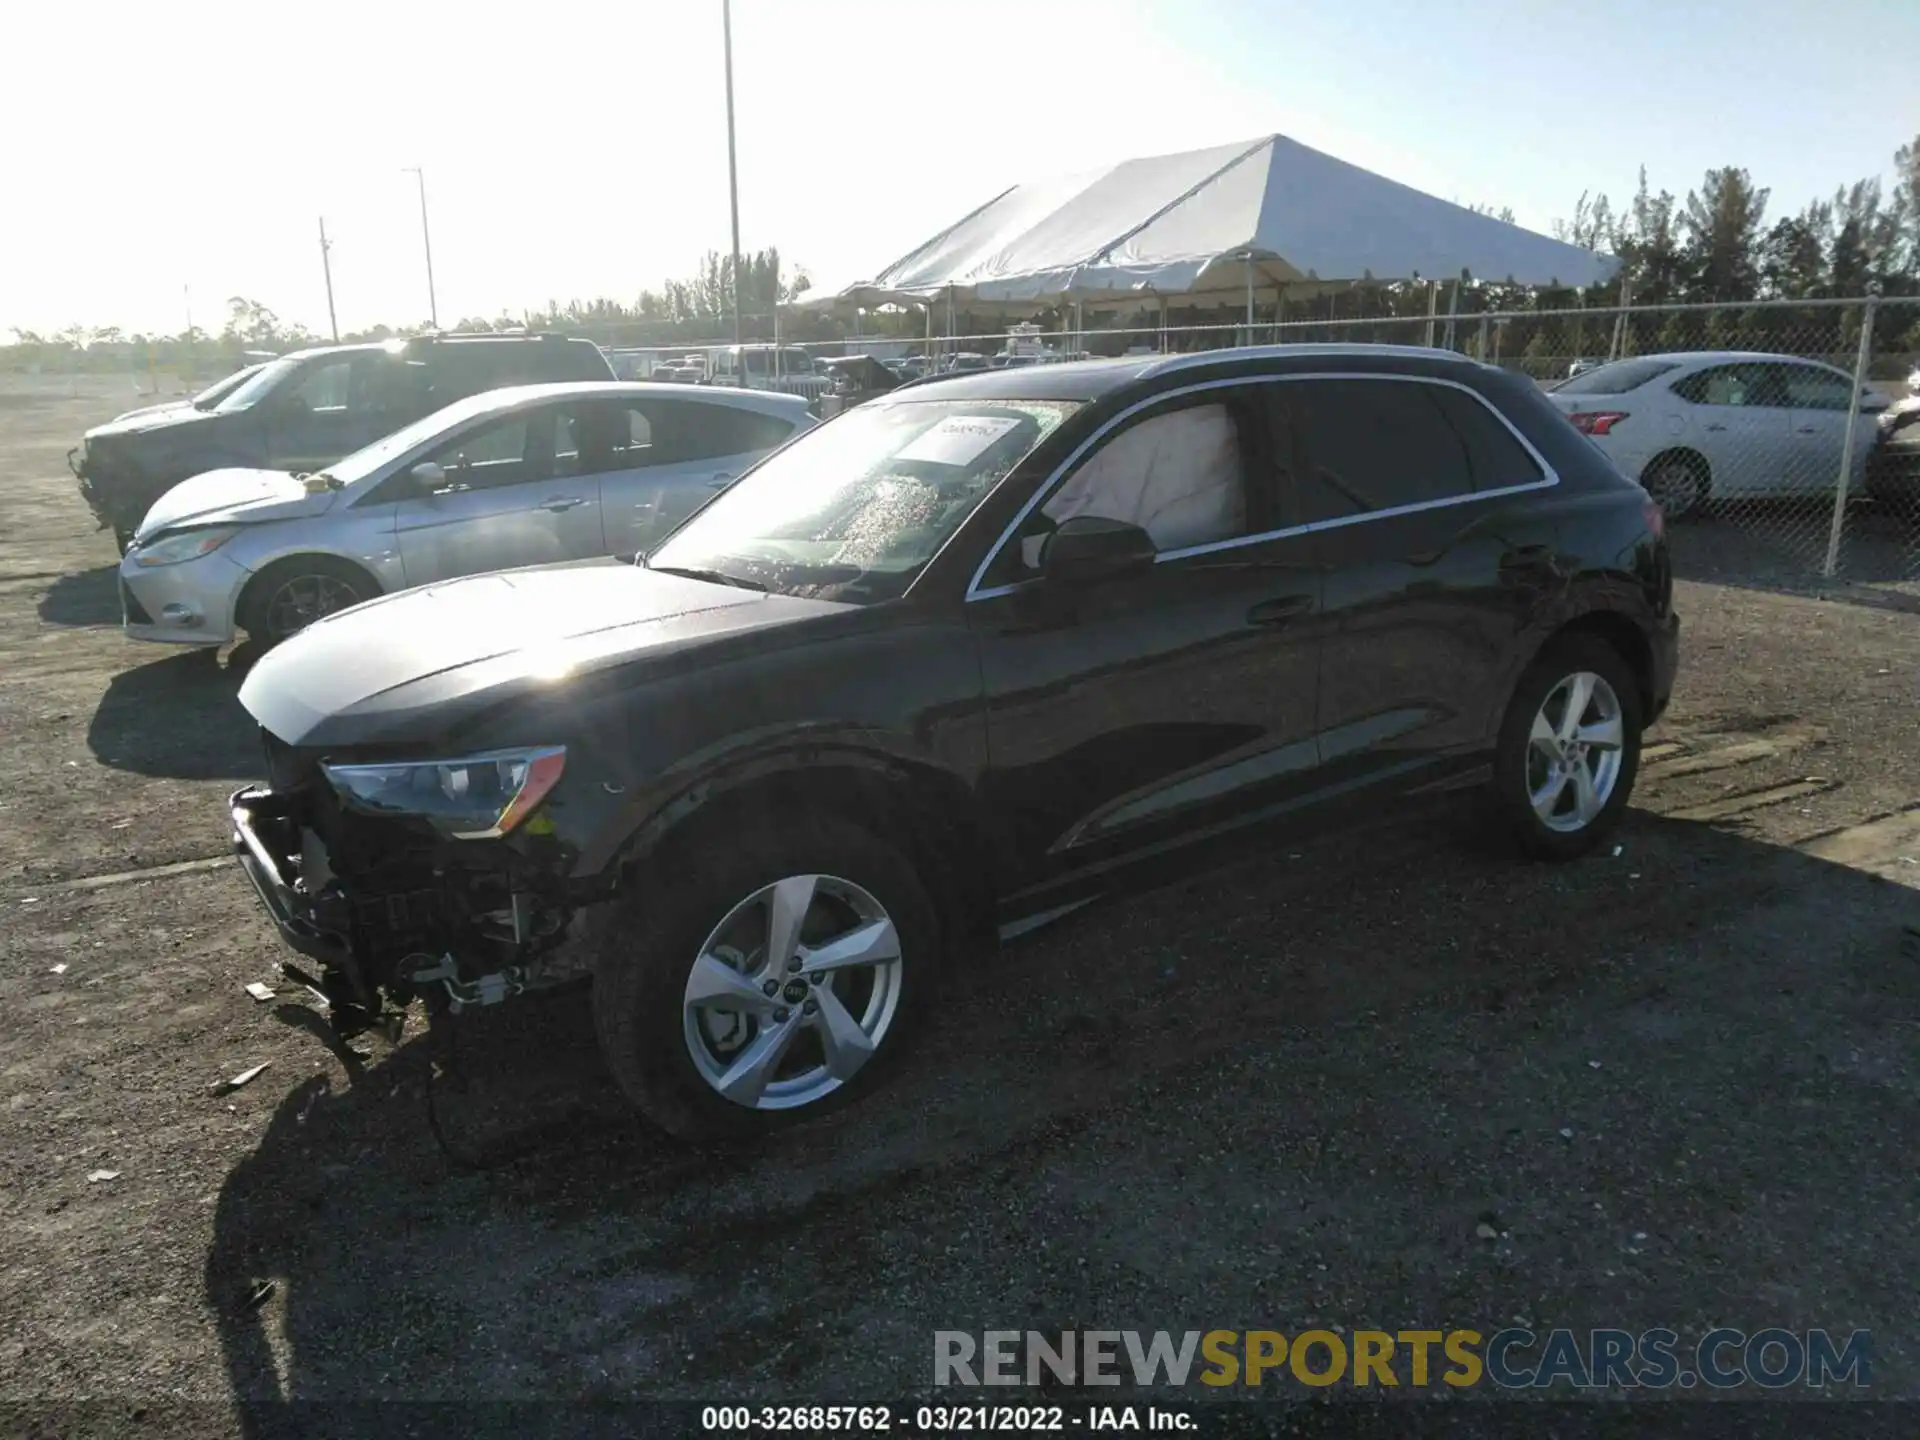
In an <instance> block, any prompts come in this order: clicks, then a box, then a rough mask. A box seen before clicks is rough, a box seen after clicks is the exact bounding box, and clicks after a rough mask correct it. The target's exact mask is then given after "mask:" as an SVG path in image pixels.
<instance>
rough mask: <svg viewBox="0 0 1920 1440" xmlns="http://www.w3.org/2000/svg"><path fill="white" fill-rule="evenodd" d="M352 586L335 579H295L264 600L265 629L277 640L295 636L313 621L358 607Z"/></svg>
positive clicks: (305, 576) (358, 600)
mask: <svg viewBox="0 0 1920 1440" xmlns="http://www.w3.org/2000/svg"><path fill="white" fill-rule="evenodd" d="M359 603H360V596H359V595H358V594H357V593H356V592H355V590H354V588H353V586H351V585H349V584H348V583H347V582H346V581H345V580H342V579H341V578H340V577H339V576H337V575H296V576H294V577H293V578H292V579H291V580H288V581H287V582H286V583H285V584H284V585H282V586H281V587H280V588H279V589H278V590H275V591H274V592H273V594H272V595H271V596H270V597H269V598H268V600H267V629H268V631H269V632H271V634H272V636H273V638H274V639H276V640H284V639H286V638H287V637H288V636H290V635H297V634H299V633H300V632H301V631H302V630H304V629H306V628H307V626H309V625H311V624H313V622H314V621H316V620H319V619H321V618H323V617H324V616H328V615H331V614H333V613H334V612H335V611H336V610H345V609H346V608H347V607H348V606H350V605H358V604H359Z"/></svg>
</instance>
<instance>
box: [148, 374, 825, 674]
mask: <svg viewBox="0 0 1920 1440" xmlns="http://www.w3.org/2000/svg"><path fill="white" fill-rule="evenodd" d="M814 423H815V421H814V418H813V417H812V416H811V415H809V414H808V413H807V402H806V401H805V400H802V399H800V398H798V397H797V396H792V395H776V394H771V393H768V392H765V391H746V390H723V389H718V388H712V387H704V386H703V387H702V388H700V389H698V390H691V389H688V388H686V387H683V386H679V385H647V384H621V383H618V382H614V381H590V382H582V383H570V384H558V385H525V386H520V387H517V388H514V389H507V390H492V391H488V392H487V393H485V394H482V395H475V396H473V397H472V398H471V399H466V400H460V401H456V402H455V403H454V404H452V405H449V406H447V407H446V408H445V409H444V410H440V411H436V412H435V413H434V414H432V415H428V416H427V417H425V418H424V419H422V420H418V421H416V422H415V423H413V424H412V425H409V426H407V427H406V428H405V429H404V430H399V431H396V432H395V433H394V434H392V435H389V436H388V437H387V438H386V439H384V440H380V441H377V442H375V443H374V444H372V445H369V446H368V447H367V448H366V449H364V450H359V451H356V452H355V453H354V454H352V455H349V456H347V458H346V459H344V460H341V461H339V462H338V463H336V464H334V465H332V466H331V467H329V468H328V469H327V470H325V471H323V472H321V473H320V474H318V475H306V476H294V475H289V474H286V473H285V472H282V471H274V470H211V471H208V472H207V473H206V474H204V475H196V476H194V477H193V478H192V479H190V480H186V481H183V482H182V483H181V484H179V485H176V486H174V488H173V489H171V490H169V491H168V492H167V493H166V494H165V495H163V496H161V497H160V499H159V500H158V501H156V502H155V503H154V506H153V508H152V509H151V510H149V511H148V512H147V517H146V519H145V520H144V521H142V522H141V524H140V528H139V530H138V531H137V532H136V534H135V536H134V541H133V545H132V547H131V548H130V549H129V550H128V551H127V554H126V558H125V559H124V560H122V561H121V564H120V602H121V609H122V617H123V620H124V628H125V630H126V633H127V635H128V636H130V637H131V638H133V639H136V640H159V641H166V642H171V643H174V644H185V645H219V644H223V643H225V642H226V641H228V640H230V639H232V638H233V636H234V632H235V631H236V629H238V630H245V631H246V632H247V633H248V634H249V635H251V636H252V637H253V638H254V639H255V640H257V641H260V642H261V643H263V644H267V645H272V644H277V643H278V642H279V641H281V640H284V639H285V638H286V637H287V636H289V635H291V634H293V633H294V632H295V631H297V630H300V629H303V628H305V627H306V626H307V625H310V624H312V623H313V622H314V621H315V620H318V619H319V618H320V617H321V616H323V615H329V614H332V613H333V612H334V611H336V610H342V609H345V608H346V607H347V606H349V605H355V604H358V603H359V602H360V601H362V600H370V599H372V598H373V597H374V596H376V595H381V594H385V593H387V592H389V591H393V590H402V589H408V588H411V587H413V586H416V585H426V584H430V583H432V582H434V581H438V580H446V579H450V578H453V577H454V576H459V575H474V574H479V573H481V572H484V571H489V570H506V569H511V568H514V567H517V566H523V565H543V564H551V563H555V562H561V561H570V560H586V559H592V558H595V557H599V556H607V555H627V556H631V555H634V554H636V553H637V552H639V551H642V550H645V549H648V548H649V547H651V546H652V545H653V544H655V543H656V542H657V541H659V540H660V539H661V538H663V537H664V536H665V535H666V533H667V532H668V531H669V530H671V529H673V528H674V527H675V526H676V525H678V524H679V523H680V522H681V521H682V520H684V519H686V517H687V516H689V515H691V514H692V513H693V512H694V511H695V510H697V509H699V508H700V507H701V506H702V505H704V504H705V503H706V502H707V501H708V500H710V499H712V498H713V496H714V495H715V494H716V493H717V492H718V491H719V490H722V489H724V488H725V487H726V486H728V485H730V484H731V483H732V482H733V481H734V480H735V479H737V478H738V477H739V476H740V474H741V472H743V471H744V470H746V469H747V468H748V467H749V466H752V465H754V464H757V463H758V462H759V460H760V459H761V457H763V456H764V455H766V454H767V453H768V452H769V451H771V450H773V449H775V448H777V447H778V446H780V445H783V444H785V443H786V442H787V440H788V439H789V438H791V437H792V436H794V435H797V434H798V433H800V432H801V431H802V430H806V429H808V428H810V427H811V426H812V425H813V424H814Z"/></svg>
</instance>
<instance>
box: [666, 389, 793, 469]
mask: <svg viewBox="0 0 1920 1440" xmlns="http://www.w3.org/2000/svg"><path fill="white" fill-rule="evenodd" d="M648 408H649V410H650V411H651V412H652V413H651V418H652V421H653V433H652V436H651V439H652V441H653V445H654V447H655V448H656V449H657V450H659V451H661V452H662V453H663V454H664V455H666V456H667V457H669V459H670V460H717V459H720V458H722V457H723V456H729V455H747V454H751V453H752V452H754V451H756V450H771V449H773V447H774V446H776V445H782V444H785V443H786V439H787V437H788V436H789V435H791V434H793V422H792V421H790V420H782V419H781V418H780V417H779V416H777V415H766V414H762V413H761V412H760V411H758V410H746V409H741V408H738V407H736V406H732V405H703V404H701V403H700V402H699V401H697V400H689V401H677V400H669V401H665V402H658V403H656V404H654V405H652V406H649V407H648ZM656 463H659V462H656Z"/></svg>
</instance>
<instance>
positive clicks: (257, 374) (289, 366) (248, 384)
mask: <svg viewBox="0 0 1920 1440" xmlns="http://www.w3.org/2000/svg"><path fill="white" fill-rule="evenodd" d="M305 369H306V365H305V363H304V362H302V361H299V360H295V359H293V358H292V357H291V356H283V357H281V358H280V359H278V360H269V361H267V363H266V364H264V365H262V366H260V368H259V369H257V370H255V371H254V372H253V374H251V375H250V376H248V377H247V378H246V379H245V380H243V381H241V382H240V384H239V385H238V386H236V387H235V388H234V389H233V390H231V391H229V392H228V394H227V396H226V397H225V398H224V399H223V400H221V401H220V402H219V403H218V404H217V405H215V406H214V407H213V408H214V409H215V410H216V411H218V412H219V413H220V414H223V415H230V414H232V413H233V412H235V411H237V410H249V409H251V408H252V407H253V406H255V405H257V404H259V403H260V401H262V400H264V399H266V397H267V396H269V395H271V394H273V393H274V392H275V391H277V390H279V389H280V387H281V386H283V385H291V384H296V383H298V382H297V378H296V377H298V376H299V375H300V374H301V372H302V371H304V370H305Z"/></svg>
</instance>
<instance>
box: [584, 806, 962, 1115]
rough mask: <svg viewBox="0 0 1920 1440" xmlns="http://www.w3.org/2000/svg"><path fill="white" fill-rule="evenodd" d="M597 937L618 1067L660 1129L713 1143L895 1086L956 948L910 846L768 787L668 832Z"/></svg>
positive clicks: (590, 928) (605, 1026)
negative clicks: (776, 795) (935, 980)
mask: <svg viewBox="0 0 1920 1440" xmlns="http://www.w3.org/2000/svg"><path fill="white" fill-rule="evenodd" d="M583 932H584V933H583V935H582V939H583V941H584V943H585V944H586V945H587V946H588V947H589V950H590V952H591V958H592V962H593V1021H594V1028H595V1029H596V1031H597V1032H598V1033H599V1037H600V1048H601V1052H602V1053H603V1054H604V1055H605V1056H606V1060H607V1068H608V1069H609V1070H611V1071H612V1072H613V1078H614V1079H615V1080H616V1081H617V1082H618V1083H619V1085H620V1088H621V1089H622V1090H623V1091H625V1092H626V1094H627V1096H628V1097H629V1098H630V1099H631V1100H632V1101H633V1102H634V1104H635V1105H637V1106H638V1107H639V1108H640V1110H641V1111H642V1112H644V1113H645V1114H646V1116H647V1117H648V1118H649V1119H650V1120H652V1121H653V1122H654V1123H655V1124H657V1125H658V1126H660V1127H661V1128H662V1129H664V1130H667V1131H669V1132H670V1133H672V1134H675V1135H679V1136H682V1137H684V1138H687V1139H692V1140H699V1141H715V1140H722V1141H724V1140H732V1139H744V1138H748V1137H752V1136H756V1135H760V1134H763V1133H765V1132H766V1131H768V1130H771V1129H776V1128H778V1127H780V1126H783V1125H786V1124H789V1123H793V1122H797V1121H800V1120H804V1119H807V1118H809V1117H811V1116H813V1115H815V1114H818V1113H820V1112H822V1111H825V1110H830V1109H833V1108H834V1107H836V1106H838V1105H842V1104H845V1103H849V1102H851V1101H852V1100H854V1099H856V1098H857V1097H858V1096H859V1095H861V1094H862V1093H864V1092H866V1091H868V1090H870V1089H872V1088H873V1087H875V1086H876V1085H878V1084H880V1083H881V1082H882V1081H883V1080H884V1079H885V1077H886V1074H887V1071H888V1070H889V1069H890V1068H891V1067H892V1065H893V1063H894V1062H895V1061H896V1060H897V1059H898V1058H899V1057H900V1056H901V1054H902V1053H903V1047H904V1046H905V1045H906V1044H907V1043H908V1036H909V1035H910V1033H911V1031H912V1029H913V1026H914V1024H915V1023H916V1021H917V1018H918V1016H919V1015H920V1014H921V1013H922V1012H923V1011H924V1010H925V1008H926V1003H925V1002H926V1000H927V994H928V991H929V988H930V987H929V981H930V979H931V978H932V977H934V976H937V975H938V974H939V968H940V959H939V957H940V952H941V950H942V948H943V940H944V927H943V925H942V923H941V919H940V915H939V912H938V910H937V909H936V908H935V906H934V903H933V900H932V898H931V897H930V896H929V895H928V893H927V889H926V886H925V885H924V884H923V883H922V881H921V879H920V876H919V874H918V873H917V872H916V871H915V869H914V867H913V865H912V863H911V862H910V861H909V860H908V859H907V857H906V855H905V854H903V853H902V852H901V851H900V850H899V849H897V848H896V847H895V846H893V845H891V844H889V843H888V842H887V841H885V840H883V839H881V838H880V837H879V836H877V835H875V834H873V833H872V832H871V831H868V830H866V829H864V828H862V827H861V826H859V825H857V824H855V823H853V822H852V821H850V820H848V819H845V818H842V817H841V816H839V815H835V814H822V813H818V812H811V811H809V810H807V809H806V808H804V807H801V806H797V805H790V804H781V803H779V802H777V801H774V800H772V799H770V798H765V797H755V796H752V795H744V796H742V798H740V799H739V800H737V801H734V802H732V803H725V802H723V803H721V804H719V805H717V806H716V807H715V808H714V809H713V811H711V812H710V813H709V814H708V815H707V816H706V817H704V818H701V819H697V820H694V821H690V822H688V823H687V825H686V826H685V827H684V828H683V829H682V831H681V832H679V833H675V832H672V831H670V832H668V834H667V835H666V836H665V837H663V838H662V839H661V840H660V841H659V842H658V843H657V844H656V845H655V846H654V847H653V848H652V849H651V850H650V853H649V855H648V856H647V858H646V859H645V860H644V861H642V862H641V863H639V864H637V865H636V866H635V868H634V869H633V871H632V872H631V875H630V879H629V881H628V883H626V884H625V885H623V886H622V888H621V890H620V891H619V893H618V894H616V895H615V896H614V897H613V898H612V899H610V900H609V901H608V902H607V903H605V904H602V905H595V906H590V907H589V908H588V909H587V911H586V914H585V916H584V917H583Z"/></svg>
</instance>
